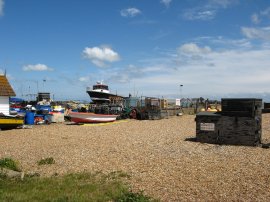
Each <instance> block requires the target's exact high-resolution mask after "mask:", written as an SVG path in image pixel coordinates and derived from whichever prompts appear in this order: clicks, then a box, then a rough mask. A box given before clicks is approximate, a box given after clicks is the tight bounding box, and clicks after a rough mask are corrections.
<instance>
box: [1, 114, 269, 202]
mask: <svg viewBox="0 0 270 202" xmlns="http://www.w3.org/2000/svg"><path fill="white" fill-rule="evenodd" d="M194 118H195V116H193V115H184V116H181V117H172V118H170V119H163V120H155V121H137V120H127V121H120V122H116V123H113V124H107V125H106V124H105V125H91V126H78V125H70V124H67V123H63V124H51V125H35V126H33V128H32V129H14V130H6V131H0V158H3V157H11V158H13V159H16V160H18V161H19V162H20V163H21V166H22V169H23V170H24V171H25V172H26V173H34V172H37V173H40V174H41V175H42V176H51V175H54V174H55V173H57V174H65V173H70V172H81V171H88V172H95V171H102V172H104V173H108V172H112V171H123V172H126V173H128V174H130V176H131V178H130V183H131V186H132V189H133V190H134V191H138V190H144V191H145V194H147V195H150V196H153V197H155V198H160V199H161V201H180V200H181V201H182V200H189V201H190V200H192V201H195V200H196V201H200V200H202V201H206V200H207V201H232V200H234V201H269V200H270V169H269V168H270V149H263V148H260V147H244V146H225V145H222V146H220V145H211V144H202V143H198V142H192V141H186V140H185V139H186V138H191V137H195V121H194ZM263 143H270V114H264V115H263ZM47 157H53V158H54V159H55V161H56V163H55V164H52V165H43V166H39V165H38V164H37V161H39V160H41V159H42V158H47Z"/></svg>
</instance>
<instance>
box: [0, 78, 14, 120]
mask: <svg viewBox="0 0 270 202" xmlns="http://www.w3.org/2000/svg"><path fill="white" fill-rule="evenodd" d="M11 96H16V94H15V92H14V90H13V89H12V87H11V85H10V83H9V82H8V79H7V77H6V75H0V113H3V114H4V115H9V97H11Z"/></svg>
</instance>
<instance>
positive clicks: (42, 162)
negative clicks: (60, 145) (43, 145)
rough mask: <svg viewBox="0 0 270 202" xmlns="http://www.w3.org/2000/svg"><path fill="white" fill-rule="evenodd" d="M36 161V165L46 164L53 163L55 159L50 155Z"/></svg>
mask: <svg viewBox="0 0 270 202" xmlns="http://www.w3.org/2000/svg"><path fill="white" fill-rule="evenodd" d="M37 163H38V165H48V164H54V163H55V160H54V159H53V158H52V157H48V158H45V159H41V160H40V161H38V162H37Z"/></svg>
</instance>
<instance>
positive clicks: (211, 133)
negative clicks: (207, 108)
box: [195, 112, 221, 143]
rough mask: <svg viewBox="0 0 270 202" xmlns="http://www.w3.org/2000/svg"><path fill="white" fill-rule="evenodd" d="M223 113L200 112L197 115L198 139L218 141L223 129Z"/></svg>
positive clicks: (208, 141) (206, 141) (205, 141)
mask: <svg viewBox="0 0 270 202" xmlns="http://www.w3.org/2000/svg"><path fill="white" fill-rule="evenodd" d="M220 118H221V115H220V114H218V113H215V112H199V113H198V114H197V115H196V119H195V120H196V140H197V141H199V142H203V143H217V140H218V136H219V133H220V130H221V125H220V122H219V120H220Z"/></svg>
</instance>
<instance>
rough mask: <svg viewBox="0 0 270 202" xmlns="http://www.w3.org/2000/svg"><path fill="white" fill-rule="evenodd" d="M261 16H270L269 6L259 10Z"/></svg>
mask: <svg viewBox="0 0 270 202" xmlns="http://www.w3.org/2000/svg"><path fill="white" fill-rule="evenodd" d="M260 14H261V15H263V16H270V7H268V8H266V9H265V10H263V11H261V12H260Z"/></svg>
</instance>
